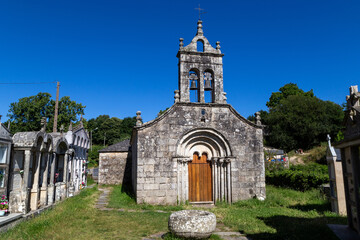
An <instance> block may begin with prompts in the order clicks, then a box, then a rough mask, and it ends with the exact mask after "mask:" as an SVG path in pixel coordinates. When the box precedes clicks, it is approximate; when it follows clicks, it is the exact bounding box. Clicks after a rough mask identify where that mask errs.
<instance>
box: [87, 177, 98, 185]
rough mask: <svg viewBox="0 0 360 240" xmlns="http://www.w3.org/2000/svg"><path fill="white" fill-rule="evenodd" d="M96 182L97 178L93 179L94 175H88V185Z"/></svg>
mask: <svg viewBox="0 0 360 240" xmlns="http://www.w3.org/2000/svg"><path fill="white" fill-rule="evenodd" d="M95 183H96V182H95V180H94V179H93V177H92V175H90V174H89V175H87V177H86V185H87V186H91V185H93V184H95Z"/></svg>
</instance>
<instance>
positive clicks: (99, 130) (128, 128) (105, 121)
mask: <svg viewBox="0 0 360 240" xmlns="http://www.w3.org/2000/svg"><path fill="white" fill-rule="evenodd" d="M135 124H136V117H126V118H124V119H120V118H117V117H112V118H110V116H109V115H100V116H98V117H97V118H92V119H90V120H89V121H88V128H89V130H90V131H91V132H92V142H93V144H98V145H103V144H104V140H105V145H111V144H115V143H117V142H120V141H123V140H125V139H129V138H130V137H131V133H132V128H133V127H134V126H135ZM95 129H96V130H95Z"/></svg>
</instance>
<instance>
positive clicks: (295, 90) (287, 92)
mask: <svg viewBox="0 0 360 240" xmlns="http://www.w3.org/2000/svg"><path fill="white" fill-rule="evenodd" d="M279 90H280V92H273V93H272V94H271V96H270V99H269V101H268V102H266V106H267V107H268V108H269V109H271V108H275V107H276V106H277V105H279V104H280V101H281V100H283V99H286V98H287V97H289V96H292V95H301V96H306V97H314V93H313V90H310V91H308V92H304V91H303V90H302V89H300V88H299V87H298V86H297V84H295V83H288V84H285V85H284V86H283V87H281V88H280V89H279Z"/></svg>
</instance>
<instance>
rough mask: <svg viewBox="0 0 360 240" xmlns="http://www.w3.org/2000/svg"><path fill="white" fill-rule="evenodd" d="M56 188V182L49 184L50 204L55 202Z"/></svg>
mask: <svg viewBox="0 0 360 240" xmlns="http://www.w3.org/2000/svg"><path fill="white" fill-rule="evenodd" d="M54 190H55V186H54V184H50V185H49V186H48V190H47V194H48V205H52V204H54Z"/></svg>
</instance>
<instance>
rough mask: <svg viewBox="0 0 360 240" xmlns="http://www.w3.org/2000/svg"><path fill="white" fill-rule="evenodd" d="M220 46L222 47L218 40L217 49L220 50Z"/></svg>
mask: <svg viewBox="0 0 360 240" xmlns="http://www.w3.org/2000/svg"><path fill="white" fill-rule="evenodd" d="M220 48H221V47H220V41H217V42H216V50H220Z"/></svg>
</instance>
